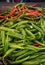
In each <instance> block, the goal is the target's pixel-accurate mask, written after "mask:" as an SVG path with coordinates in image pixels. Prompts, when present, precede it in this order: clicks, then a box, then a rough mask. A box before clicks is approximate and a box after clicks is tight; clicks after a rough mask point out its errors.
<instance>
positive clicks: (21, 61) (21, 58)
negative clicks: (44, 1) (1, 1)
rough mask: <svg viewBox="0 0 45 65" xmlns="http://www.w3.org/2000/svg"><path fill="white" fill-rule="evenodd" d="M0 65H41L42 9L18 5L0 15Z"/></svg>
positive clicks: (44, 48)
mask: <svg viewBox="0 0 45 65" xmlns="http://www.w3.org/2000/svg"><path fill="white" fill-rule="evenodd" d="M0 61H1V62H2V63H3V64H4V65H45V8H40V7H33V6H28V5H25V3H19V4H17V5H15V6H14V7H12V8H11V9H9V10H8V11H6V12H3V13H1V14H0Z"/></svg>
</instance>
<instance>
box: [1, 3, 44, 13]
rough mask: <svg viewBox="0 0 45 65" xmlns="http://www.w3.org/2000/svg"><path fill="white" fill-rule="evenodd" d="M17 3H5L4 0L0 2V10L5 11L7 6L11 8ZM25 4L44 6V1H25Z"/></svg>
mask: <svg viewBox="0 0 45 65" xmlns="http://www.w3.org/2000/svg"><path fill="white" fill-rule="evenodd" d="M16 4H17V3H6V2H0V12H3V11H6V10H8V9H9V8H11V7H12V6H14V5H16ZM26 4H27V5H33V4H37V5H36V6H38V7H40V6H41V7H45V2H30V3H26Z"/></svg>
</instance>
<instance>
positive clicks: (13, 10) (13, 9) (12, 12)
mask: <svg viewBox="0 0 45 65" xmlns="http://www.w3.org/2000/svg"><path fill="white" fill-rule="evenodd" d="M16 11H17V8H12V11H11V13H10V14H9V15H8V16H9V17H11V16H13V14H14V13H15V12H16Z"/></svg>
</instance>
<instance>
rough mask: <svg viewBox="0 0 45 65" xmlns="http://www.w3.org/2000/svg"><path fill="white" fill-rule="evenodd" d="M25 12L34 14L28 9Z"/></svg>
mask: <svg viewBox="0 0 45 65" xmlns="http://www.w3.org/2000/svg"><path fill="white" fill-rule="evenodd" d="M25 11H26V12H28V13H31V12H33V10H30V9H26V10H25Z"/></svg>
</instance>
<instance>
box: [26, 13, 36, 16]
mask: <svg viewBox="0 0 45 65" xmlns="http://www.w3.org/2000/svg"><path fill="white" fill-rule="evenodd" d="M26 16H37V15H36V14H34V13H26Z"/></svg>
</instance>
